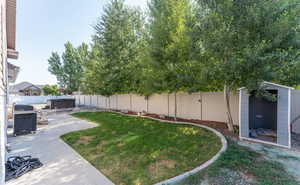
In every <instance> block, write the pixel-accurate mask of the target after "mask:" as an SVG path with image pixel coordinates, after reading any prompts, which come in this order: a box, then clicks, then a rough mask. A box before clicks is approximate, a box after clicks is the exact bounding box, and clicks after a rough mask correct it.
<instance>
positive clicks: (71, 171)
mask: <svg viewBox="0 0 300 185" xmlns="http://www.w3.org/2000/svg"><path fill="white" fill-rule="evenodd" d="M48 118H49V121H50V123H49V125H48V126H43V127H41V128H39V130H38V131H37V133H36V134H33V135H27V136H19V137H9V138H8V142H9V144H10V145H11V148H12V151H11V152H10V153H9V156H14V155H20V156H23V155H32V156H33V157H37V158H39V159H40V160H41V162H42V163H43V164H44V166H43V167H42V168H39V169H36V170H34V171H32V172H30V173H28V174H25V175H24V176H22V177H20V178H18V179H16V180H12V181H9V182H8V183H7V185H113V183H112V182H111V181H110V180H109V179H107V178H106V177H105V176H104V175H102V174H101V173H100V172H99V171H98V170H97V169H96V168H94V167H93V166H92V165H91V164H89V163H88V162H87V161H86V160H85V159H83V158H82V157H81V156H80V155H79V154H77V153H76V152H75V151H74V150H73V149H72V148H70V147H69V146H68V145H67V144H65V143H64V142H63V141H62V140H61V139H60V138H59V137H60V136H61V135H63V134H65V133H68V132H72V131H76V130H82V129H87V128H92V127H94V126H96V125H95V124H93V123H89V122H87V121H82V120H79V119H76V118H73V117H71V116H70V115H68V114H67V113H58V114H55V115H54V114H53V115H51V116H48Z"/></svg>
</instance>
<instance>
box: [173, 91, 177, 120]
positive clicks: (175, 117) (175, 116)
mask: <svg viewBox="0 0 300 185" xmlns="http://www.w3.org/2000/svg"><path fill="white" fill-rule="evenodd" d="M174 120H175V121H177V93H176V92H175V115H174Z"/></svg>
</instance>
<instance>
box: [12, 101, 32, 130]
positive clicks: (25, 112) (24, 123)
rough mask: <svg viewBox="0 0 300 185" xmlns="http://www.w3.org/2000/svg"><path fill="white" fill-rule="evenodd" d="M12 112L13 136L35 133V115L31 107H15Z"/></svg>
mask: <svg viewBox="0 0 300 185" xmlns="http://www.w3.org/2000/svg"><path fill="white" fill-rule="evenodd" d="M14 110H15V111H14V135H15V136H17V135H23V134H29V133H32V132H35V131H36V129H37V114H36V112H34V111H33V110H34V108H33V106H30V105H15V107H14Z"/></svg>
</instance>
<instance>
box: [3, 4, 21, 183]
mask: <svg viewBox="0 0 300 185" xmlns="http://www.w3.org/2000/svg"><path fill="white" fill-rule="evenodd" d="M0 21H1V22H0V185H2V184H4V183H5V182H4V181H5V155H6V124H7V102H8V101H7V100H8V96H7V94H8V83H9V80H11V81H13V80H14V79H15V78H16V74H17V73H15V72H16V71H15V69H17V67H16V66H15V67H16V68H15V67H13V66H10V65H9V64H8V63H7V59H8V58H10V59H17V58H18V52H17V51H16V0H0ZM9 66H10V68H9ZM10 72H12V73H10ZM9 73H10V74H9ZM14 74H15V76H14Z"/></svg>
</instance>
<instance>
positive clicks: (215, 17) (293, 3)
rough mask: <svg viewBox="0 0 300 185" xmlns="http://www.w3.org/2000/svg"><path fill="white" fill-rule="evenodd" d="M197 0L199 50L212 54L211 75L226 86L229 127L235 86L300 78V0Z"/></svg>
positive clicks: (292, 81)
mask: <svg viewBox="0 0 300 185" xmlns="http://www.w3.org/2000/svg"><path fill="white" fill-rule="evenodd" d="M197 2H198V4H199V5H200V10H199V11H198V12H199V13H198V15H197V19H198V25H199V26H198V27H197V30H198V34H197V35H198V37H199V39H198V40H199V42H200V44H199V49H198V50H196V52H198V53H202V54H203V56H204V57H205V58H206V59H207V61H206V64H205V66H206V67H207V70H206V71H207V74H206V75H207V76H209V79H210V81H211V82H212V84H214V85H215V86H216V87H218V88H219V90H221V89H222V86H223V88H224V95H225V103H226V105H227V115H228V128H229V129H230V130H233V119H232V116H231V109H230V103H229V102H230V93H231V92H232V90H234V89H236V88H237V87H242V86H245V87H247V88H248V89H249V90H250V91H251V90H259V88H260V84H261V82H262V81H263V80H268V81H275V82H284V81H285V82H287V81H289V83H288V85H295V84H299V82H300V81H299V74H296V72H295V71H299V47H300V45H299V28H300V27H299V14H300V12H299V10H300V9H299V6H298V4H297V0H283V1H274V0H264V1H261V0H234V1H233V0H197ZM283 66H285V67H284V69H283V68H282V67H283ZM284 74H289V75H288V77H286V76H285V75H284Z"/></svg>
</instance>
